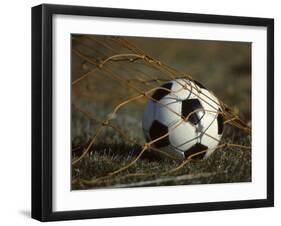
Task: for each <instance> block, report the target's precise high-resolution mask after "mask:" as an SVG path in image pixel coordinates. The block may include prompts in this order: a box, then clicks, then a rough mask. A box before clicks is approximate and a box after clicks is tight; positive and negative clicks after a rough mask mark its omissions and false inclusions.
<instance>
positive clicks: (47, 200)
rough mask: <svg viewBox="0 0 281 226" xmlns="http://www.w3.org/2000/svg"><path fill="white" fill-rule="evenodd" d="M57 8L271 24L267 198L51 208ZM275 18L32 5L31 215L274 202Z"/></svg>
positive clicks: (43, 217) (68, 216)
mask: <svg viewBox="0 0 281 226" xmlns="http://www.w3.org/2000/svg"><path fill="white" fill-rule="evenodd" d="M55 14H63V15H82V16H98V17H112V18H131V19H132V18H133V19H148V20H162V21H182V22H196V23H212V24H228V25H229V24H233V25H247V26H262V27H266V28H267V198H266V199H258V200H246V201H245V200H241V201H226V202H209V203H195V204H171V205H160V206H143V207H130V208H111V209H95V210H73V211H63V212H54V211H53V210H52V198H53V196H52V110H53V108H52V98H53V94H52V86H53V85H52V18H53V15H55ZM273 74H274V20H273V19H268V18H253V17H238V16H221V15H203V14H190V13H176V12H160V11H143V10H131V9H117V8H97V7H83V6H66V5H49V4H43V5H39V6H35V7H33V8H32V218H34V219H37V220H40V221H56V220H73V219H85V218H104V217H121V216H134V215H149V214H167V213H180V212H194V211H210V210H228V209H242V208H257V207H270V206H274V75H273Z"/></svg>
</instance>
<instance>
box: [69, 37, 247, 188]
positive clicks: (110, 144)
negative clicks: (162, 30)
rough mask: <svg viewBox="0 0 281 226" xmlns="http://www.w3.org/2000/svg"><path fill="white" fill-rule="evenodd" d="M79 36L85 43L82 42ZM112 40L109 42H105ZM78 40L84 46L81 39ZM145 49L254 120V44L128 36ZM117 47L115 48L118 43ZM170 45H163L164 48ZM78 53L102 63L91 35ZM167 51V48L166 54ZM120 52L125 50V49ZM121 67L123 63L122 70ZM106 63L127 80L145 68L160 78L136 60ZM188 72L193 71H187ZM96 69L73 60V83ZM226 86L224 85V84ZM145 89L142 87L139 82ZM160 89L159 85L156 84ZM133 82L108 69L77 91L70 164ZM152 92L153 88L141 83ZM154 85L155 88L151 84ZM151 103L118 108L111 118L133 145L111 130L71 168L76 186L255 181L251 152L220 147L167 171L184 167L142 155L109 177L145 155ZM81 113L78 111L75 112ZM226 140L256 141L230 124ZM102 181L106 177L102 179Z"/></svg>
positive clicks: (74, 92) (76, 44) (78, 46)
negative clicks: (120, 79) (112, 76)
mask: <svg viewBox="0 0 281 226" xmlns="http://www.w3.org/2000/svg"><path fill="white" fill-rule="evenodd" d="M80 38H81V40H80ZM99 38H100V39H99V40H100V41H102V42H104V43H107V41H106V40H107V39H106V38H104V37H99ZM77 40H80V41H81V42H82V43H83V42H84V44H85V43H86V44H87V45H81V43H79V42H77ZM129 41H131V42H133V43H135V44H137V45H138V46H140V47H142V49H144V51H146V52H149V54H152V55H153V56H157V58H158V59H160V60H161V61H163V62H166V63H168V64H169V65H171V66H174V67H176V68H177V69H179V70H181V71H188V72H189V74H191V75H192V77H193V78H195V79H197V80H198V81H200V82H201V83H203V84H204V85H205V86H206V87H208V88H210V89H211V90H212V91H213V92H214V93H215V94H216V95H217V96H218V97H219V98H220V99H222V100H223V101H224V102H225V103H226V104H228V105H230V106H232V107H234V110H235V112H236V113H239V115H240V116H242V118H243V119H245V121H246V122H249V123H250V122H251V54H250V53H251V51H250V50H251V46H250V44H249V43H230V42H210V41H207V42H204V41H192V40H190V41H186V40H185V41H183V40H176V41H171V40H168V41H167V40H161V39H149V40H145V39H142V38H129ZM107 44H110V45H111V48H116V46H113V45H112V43H107ZM163 46H165V48H163ZM73 48H75V49H79V50H80V51H82V52H83V53H85V54H86V55H87V56H91V58H95V59H96V58H98V57H99V54H97V53H96V50H98V51H100V52H101V51H103V53H104V54H105V55H108V54H109V53H108V52H106V51H105V50H104V49H103V48H98V47H97V46H96V47H95V42H90V41H89V39H87V38H85V37H80V36H77V37H76V38H75V39H74V41H73ZM164 49H165V51H164ZM118 51H119V52H120V53H123V52H124V51H125V52H127V50H124V49H119V50H118ZM120 65H121V66H120ZM108 66H109V67H110V68H111V69H112V70H114V72H116V73H117V74H118V75H119V76H123V78H127V79H128V78H130V79H133V78H139V74H137V73H135V72H136V71H137V70H139V69H140V68H141V69H142V70H143V71H145V73H147V74H148V75H149V76H151V77H155V76H156V77H159V76H160V77H161V76H163V75H161V73H160V74H159V71H156V70H151V68H148V67H146V68H144V67H143V65H141V64H140V63H138V62H136V63H134V64H132V63H127V62H113V63H109V64H108ZM186 67H187V68H186ZM91 69H92V66H91V65H89V64H87V63H85V61H84V60H81V59H80V58H79V57H77V56H75V55H73V56H72V78H73V79H76V78H79V76H81V75H82V74H84V73H85V72H88V71H90V70H91ZM222 84H223V85H222ZM139 85H140V84H139ZM154 85H155V84H154ZM126 87H127V84H126V83H125V84H122V83H118V82H114V81H113V80H112V79H110V78H109V77H108V76H107V75H106V74H105V73H104V71H103V70H99V71H97V73H95V74H93V75H92V76H89V77H88V78H87V79H85V80H83V81H82V82H81V83H79V85H75V86H74V87H72V103H73V106H72V124H71V126H72V160H75V159H77V158H78V157H79V156H80V155H81V154H82V153H83V150H84V149H85V148H86V147H87V145H88V144H89V142H90V140H91V139H92V137H93V135H94V134H95V132H96V131H97V129H98V127H99V123H98V121H101V120H103V119H104V118H106V117H107V116H108V115H109V114H110V113H111V112H112V110H113V109H114V106H116V105H117V104H119V103H121V102H122V101H124V100H126V99H128V98H129V97H131V96H135V95H137V94H138V93H137V92H134V91H133V90H132V89H129V88H126ZM139 87H140V89H142V90H146V89H148V87H149V85H147V86H139ZM150 88H151V87H150ZM145 103H146V100H145V99H141V100H138V101H134V102H133V103H130V104H127V105H126V106H125V107H124V108H122V109H120V111H118V112H117V114H116V115H115V116H114V118H113V120H112V121H111V122H112V124H113V125H114V126H117V127H119V128H122V130H123V131H124V132H125V134H126V136H128V137H129V138H130V140H133V143H129V142H127V141H125V140H124V139H123V137H122V136H121V135H120V134H119V133H117V132H116V131H115V130H114V129H112V128H110V127H106V128H105V130H103V131H102V133H101V134H100V135H99V136H98V137H97V140H96V142H95V143H94V145H93V146H92V147H91V149H90V150H89V152H88V153H87V155H86V156H85V157H84V158H83V159H82V160H81V161H80V162H79V163H78V164H76V165H72V189H74V190H77V189H91V188H112V187H136V186H167V185H182V184H185V185H188V184H211V183H233V182H250V181H251V165H252V164H251V150H249V149H241V148H237V147H235V148H230V147H225V148H220V149H217V150H216V151H215V152H214V153H213V154H212V155H211V156H210V157H209V158H208V159H203V160H193V161H191V162H189V163H188V164H186V165H185V166H184V167H182V168H180V169H179V170H177V171H175V172H173V173H168V172H169V171H171V170H172V169H175V168H176V167H177V166H179V165H180V164H181V162H179V161H176V160H172V159H168V158H162V157H159V155H156V154H155V153H154V152H153V151H149V150H147V151H145V152H144V154H143V155H142V156H141V158H140V159H139V160H138V161H136V162H135V164H133V165H131V166H130V167H129V168H127V169H125V170H124V171H122V172H120V173H118V174H116V175H113V176H109V175H110V173H112V172H114V171H116V170H118V169H120V168H121V167H124V166H126V165H127V164H128V163H130V162H131V161H133V160H134V159H135V158H136V156H137V155H138V154H139V152H140V150H141V148H142V146H141V144H143V143H144V138H143V133H142V128H141V120H142V113H143V109H144V105H145ZM74 105H75V106H76V107H77V106H78V108H79V109H82V112H81V111H77V108H76V107H74ZM221 143H234V144H240V145H245V146H251V136H248V135H247V134H244V133H243V132H241V131H240V130H238V129H235V128H230V127H227V126H226V127H225V130H224V133H223V138H222V141H221ZM101 177H103V178H104V179H98V178H101Z"/></svg>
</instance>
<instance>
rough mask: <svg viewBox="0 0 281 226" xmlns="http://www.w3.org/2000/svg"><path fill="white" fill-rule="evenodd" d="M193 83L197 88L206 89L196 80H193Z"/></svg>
mask: <svg viewBox="0 0 281 226" xmlns="http://www.w3.org/2000/svg"><path fill="white" fill-rule="evenodd" d="M193 82H194V83H195V84H196V85H197V86H199V87H200V88H201V89H206V87H205V86H203V85H202V84H201V83H200V82H198V81H196V80H193Z"/></svg>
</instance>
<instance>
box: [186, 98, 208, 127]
mask: <svg viewBox="0 0 281 226" xmlns="http://www.w3.org/2000/svg"><path fill="white" fill-rule="evenodd" d="M200 108H201V109H202V108H203V107H202V105H201V103H200V101H199V100H198V99H186V100H184V101H182V105H181V113H182V116H183V117H184V118H187V116H188V115H189V114H190V113H191V112H193V111H195V110H197V109H200ZM202 110H203V109H202ZM204 114H205V112H204ZM201 118H202V116H201V117H200V116H199V112H194V113H192V114H191V115H190V116H189V118H188V121H189V122H191V123H192V124H194V125H196V124H198V122H199V121H200V120H201Z"/></svg>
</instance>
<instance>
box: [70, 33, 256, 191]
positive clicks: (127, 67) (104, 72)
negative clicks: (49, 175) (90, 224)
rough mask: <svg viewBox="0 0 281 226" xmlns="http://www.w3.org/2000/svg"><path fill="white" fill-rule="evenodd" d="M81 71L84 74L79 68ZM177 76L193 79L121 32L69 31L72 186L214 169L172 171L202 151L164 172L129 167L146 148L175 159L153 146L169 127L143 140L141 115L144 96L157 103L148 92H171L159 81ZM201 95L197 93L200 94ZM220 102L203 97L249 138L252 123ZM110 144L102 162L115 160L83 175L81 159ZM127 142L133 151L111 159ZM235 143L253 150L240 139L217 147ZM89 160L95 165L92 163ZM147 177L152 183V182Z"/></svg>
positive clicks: (138, 181)
mask: <svg viewBox="0 0 281 226" xmlns="http://www.w3.org/2000/svg"><path fill="white" fill-rule="evenodd" d="M81 71H82V72H83V73H80V72H81ZM177 78H184V79H187V81H191V82H197V81H195V80H194V79H193V78H192V77H191V75H189V74H187V73H185V72H181V71H178V70H177V69H175V68H172V67H171V66H169V65H166V64H165V63H163V62H161V61H159V60H157V59H156V58H154V57H152V56H150V55H148V54H147V53H146V52H144V51H143V50H142V49H140V48H138V47H137V46H136V45H134V44H133V43H132V42H130V41H128V40H127V39H126V38H124V37H116V36H92V35H72V84H71V85H72V103H71V104H72V163H71V164H72V185H75V186H76V187H79V188H88V187H95V186H98V185H100V184H104V183H105V181H106V182H110V181H111V180H114V182H112V184H114V185H116V184H118V185H119V187H122V186H128V185H126V184H124V183H122V179H124V178H129V177H130V178H138V179H135V180H133V182H131V183H130V184H133V186H146V185H149V184H159V183H160V182H161V181H166V182H169V181H171V180H173V181H174V180H178V181H181V180H188V179H189V178H192V179H194V178H195V179H196V178H198V177H209V176H210V174H212V172H205V173H203V172H199V173H196V174H186V173H183V174H177V175H176V176H175V172H179V171H180V170H181V169H182V168H184V167H186V166H187V165H188V164H189V163H190V162H191V161H194V160H193V159H195V158H196V156H197V155H200V154H202V153H205V152H206V150H204V151H202V152H197V153H195V154H192V155H190V156H189V157H188V158H186V159H185V160H183V161H180V162H178V161H176V162H175V163H173V164H172V165H171V167H169V168H168V169H167V170H165V171H163V172H159V171H157V172H156V171H155V170H153V166H151V167H150V168H149V169H146V170H142V169H141V170H139V169H134V170H131V171H130V168H131V167H132V166H134V165H135V164H136V163H137V162H138V161H139V160H140V159H141V158H142V157H143V156H144V155H145V154H146V153H147V152H149V153H151V152H159V153H162V154H165V155H166V156H167V157H168V158H173V156H169V155H168V154H167V153H166V152H163V150H162V149H159V148H156V147H155V145H153V144H154V143H155V142H157V141H159V140H161V139H164V138H165V137H167V136H169V134H170V133H171V132H172V130H170V131H169V132H167V134H165V135H163V136H160V137H158V138H157V139H154V140H151V141H146V140H145V139H144V138H143V133H142V126H141V117H142V113H143V109H144V106H145V104H146V103H147V101H148V100H153V101H154V102H157V103H158V104H160V105H161V103H160V102H159V101H158V100H156V99H154V98H153V97H152V94H153V93H154V92H155V91H156V90H159V89H163V90H166V91H168V92H172V90H169V89H167V88H165V87H161V85H162V84H163V83H164V82H167V81H171V80H175V79H177ZM180 85H181V86H182V88H183V89H188V87H189V86H187V85H186V84H182V83H181V84H180ZM195 88H196V90H190V91H191V92H193V93H194V95H198V94H197V93H201V95H203V96H204V94H203V93H202V92H201V91H200V87H197V86H196V87H195ZM201 95H200V96H198V98H199V99H200V98H201ZM208 98H209V97H208V96H206V95H205V98H204V99H202V98H201V100H202V101H206V99H207V100H208ZM218 101H219V103H216V102H214V100H212V99H210V98H209V101H207V102H208V105H210V106H212V107H213V109H214V110H213V111H212V112H214V113H216V114H221V115H222V116H223V119H224V125H225V126H227V127H228V130H235V131H239V133H243V134H244V136H247V137H249V139H251V138H250V137H251V128H250V126H248V125H247V123H245V122H244V121H243V120H241V119H240V117H239V115H238V114H236V112H235V110H233V109H232V108H231V107H229V106H228V105H226V104H225V103H224V102H223V101H222V100H220V99H218ZM217 105H220V108H221V111H218V110H217V109H218V108H217ZM164 107H165V108H167V109H168V110H169V111H172V112H173V113H174V114H178V113H177V112H175V111H173V110H172V109H170V108H169V106H164ZM195 111H198V110H195ZM195 111H193V112H191V113H189V115H187V117H182V116H181V120H180V121H179V122H178V123H177V125H176V126H175V127H174V128H173V130H174V129H176V128H177V127H178V126H180V125H181V124H182V123H184V122H186V121H187V120H188V119H189V117H190V116H191V115H192V114H193V113H194V112H195ZM77 118H79V120H80V121H79V120H77ZM81 121H82V122H81ZM204 133H205V134H204V135H206V136H209V137H211V138H212V139H216V138H215V137H213V136H212V135H211V134H208V133H207V132H204ZM81 134H82V135H83V136H81ZM78 135H79V136H78ZM108 146H111V148H110V151H111V152H113V155H112V156H113V157H112V158H111V159H110V158H109V159H106V162H107V163H106V164H109V165H110V164H111V161H112V163H114V164H112V165H114V167H113V168H112V170H111V171H106V172H103V173H101V174H99V175H97V174H94V176H93V173H92V174H91V175H86V176H84V177H83V175H81V174H79V170H80V168H81V167H82V165H83V164H85V159H87V158H89V156H91V155H95V154H96V152H99V155H100V153H101V152H104V153H103V155H104V156H106V155H107V154H108V150H109V149H108ZM126 147H129V148H130V149H134V150H137V151H136V152H134V153H133V154H132V153H131V152H130V151H128V153H127V156H128V157H127V158H125V159H124V158H123V159H121V160H120V159H114V152H115V151H116V152H118V151H119V149H122V152H123V154H124V152H126V150H127V149H126ZM236 148H237V149H239V150H244V151H250V150H251V146H250V145H245V144H240V143H239V142H236V143H231V142H220V144H219V145H218V146H217V149H227V150H235V149H236ZM124 150H125V151H124ZM125 156H126V155H125ZM99 160H101V157H99ZM103 160H104V159H103ZM83 162H84V163H83ZM115 163H118V165H119V166H118V167H116V164H115ZM89 164H90V163H88V165H86V166H85V165H83V167H86V168H87V167H88V168H89V170H92V171H94V170H95V169H93V168H92V167H93V166H91V165H89ZM92 164H93V165H94V164H95V162H92ZM151 165H153V163H151ZM173 175H174V176H173ZM147 176H149V177H147ZM141 178H145V179H141ZM151 180H152V181H153V183H150V181H151ZM157 180H160V182H159V181H157Z"/></svg>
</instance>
